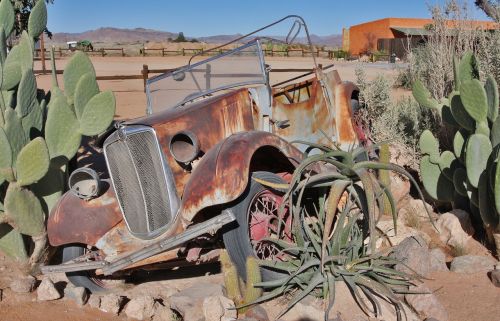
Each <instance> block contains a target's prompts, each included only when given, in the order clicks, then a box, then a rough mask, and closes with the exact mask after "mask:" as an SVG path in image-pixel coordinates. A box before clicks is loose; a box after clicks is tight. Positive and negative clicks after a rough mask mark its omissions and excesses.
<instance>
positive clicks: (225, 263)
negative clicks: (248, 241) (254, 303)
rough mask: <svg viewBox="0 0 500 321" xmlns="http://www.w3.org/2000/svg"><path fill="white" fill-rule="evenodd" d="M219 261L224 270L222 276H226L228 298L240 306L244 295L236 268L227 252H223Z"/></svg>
mask: <svg viewBox="0 0 500 321" xmlns="http://www.w3.org/2000/svg"><path fill="white" fill-rule="evenodd" d="M219 259H220V263H221V268H222V275H223V276H224V284H225V286H226V294H227V297H228V298H230V299H231V300H233V302H235V303H236V304H239V303H240V302H241V300H242V295H241V290H240V280H239V276H238V271H237V270H236V266H235V265H234V264H233V262H232V261H231V258H230V257H229V254H228V253H227V251H226V250H222V251H221V253H220V257H219Z"/></svg>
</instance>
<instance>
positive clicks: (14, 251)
mask: <svg viewBox="0 0 500 321" xmlns="http://www.w3.org/2000/svg"><path fill="white" fill-rule="evenodd" d="M2 2H4V1H2ZM0 250H1V251H2V252H3V253H5V254H7V255H8V256H10V257H12V258H16V259H18V260H21V261H25V260H26V259H27V258H28V254H27V253H26V246H25V244H24V240H23V236H22V235H21V233H19V232H17V231H16V230H14V229H13V228H12V227H11V226H10V225H9V224H0Z"/></svg>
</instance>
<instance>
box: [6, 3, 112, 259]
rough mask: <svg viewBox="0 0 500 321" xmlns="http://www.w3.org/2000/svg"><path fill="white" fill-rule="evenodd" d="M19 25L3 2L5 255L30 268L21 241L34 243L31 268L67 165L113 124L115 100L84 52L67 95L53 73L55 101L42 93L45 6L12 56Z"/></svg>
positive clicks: (73, 62)
mask: <svg viewBox="0 0 500 321" xmlns="http://www.w3.org/2000/svg"><path fill="white" fill-rule="evenodd" d="M14 22H15V15H14V9H13V7H12V4H11V2H10V1H7V0H2V1H0V72H1V75H0V76H1V77H0V195H1V196H0V250H1V251H2V252H4V253H5V254H8V255H10V256H12V257H15V258H17V259H19V260H22V261H27V260H28V257H27V251H26V247H25V246H26V245H25V244H24V238H23V235H25V236H30V237H31V238H32V239H33V241H34V244H35V248H34V250H33V252H32V254H31V257H30V258H29V260H28V262H29V263H31V264H34V263H37V262H38V261H39V259H40V258H41V255H42V254H43V251H44V249H45V246H46V227H45V221H46V218H47V216H48V214H49V212H50V210H51V209H52V207H53V205H54V204H55V202H56V201H57V199H58V198H59V196H61V195H62V193H63V192H64V188H65V182H66V176H67V174H68V173H67V172H68V168H67V164H68V161H69V160H70V159H72V158H73V157H75V155H76V153H77V151H78V148H79V147H80V145H81V140H82V136H85V135H86V136H91V135H97V134H100V133H101V132H103V131H104V130H106V129H107V127H108V126H109V125H110V124H111V122H112V120H113V116H114V114H115V98H114V95H113V93H111V92H102V93H101V92H99V87H98V86H97V82H96V79H95V71H94V67H93V66H92V63H91V61H90V59H89V58H88V57H87V56H86V55H85V54H83V53H81V52H78V53H77V54H75V55H74V56H73V57H72V58H71V59H70V61H69V62H68V64H67V68H66V70H65V71H64V74H63V78H64V85H65V91H62V90H61V89H60V88H58V87H57V83H58V82H57V78H56V75H55V73H53V77H54V79H53V84H54V87H53V88H52V90H51V91H52V93H51V95H45V93H44V92H42V91H40V90H38V89H37V84H36V79H35V75H34V72H33V53H34V43H35V40H36V39H37V38H38V37H39V36H40V34H41V33H42V32H43V31H44V29H45V26H46V24H47V8H46V5H45V1H37V3H36V5H35V7H34V8H33V9H32V11H31V14H30V18H29V21H28V30H27V31H23V33H22V35H21V37H20V39H19V43H18V44H17V45H16V46H14V47H13V48H12V49H11V50H10V52H9V53H8V54H7V50H6V48H7V46H6V39H7V38H8V37H9V36H10V34H11V32H12V30H13V26H14ZM52 66H53V69H55V62H54V60H53V61H52ZM49 97H50V101H49Z"/></svg>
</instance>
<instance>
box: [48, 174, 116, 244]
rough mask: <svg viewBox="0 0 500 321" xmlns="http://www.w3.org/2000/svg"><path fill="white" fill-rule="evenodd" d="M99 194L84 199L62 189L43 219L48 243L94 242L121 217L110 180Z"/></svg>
mask: <svg viewBox="0 0 500 321" xmlns="http://www.w3.org/2000/svg"><path fill="white" fill-rule="evenodd" d="M104 183H105V184H106V185H107V186H106V188H107V190H106V192H105V193H104V194H102V195H101V196H99V197H97V198H95V199H92V200H89V201H85V200H82V199H80V198H78V197H77V196H76V195H74V194H73V193H72V192H66V193H65V194H64V195H63V196H62V197H61V198H60V199H59V201H58V202H57V204H56V206H55V207H54V208H53V209H52V211H51V213H50V216H49V219H48V221H47V234H48V237H49V242H50V245H52V246H59V245H63V244H70V243H81V244H87V245H95V243H96V242H97V240H98V239H99V238H101V237H102V236H103V235H104V234H106V232H108V231H109V230H110V229H111V228H113V227H114V226H115V225H116V224H118V223H119V222H120V221H122V219H123V217H122V214H121V211H120V207H119V205H118V201H117V199H116V196H115V192H114V190H113V188H112V187H111V185H110V183H109V182H107V181H104Z"/></svg>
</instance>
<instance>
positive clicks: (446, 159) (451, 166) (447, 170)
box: [438, 150, 458, 181]
mask: <svg viewBox="0 0 500 321" xmlns="http://www.w3.org/2000/svg"><path fill="white" fill-rule="evenodd" d="M456 163H457V158H456V157H455V155H454V154H453V153H452V152H450V151H448V150H445V151H444V152H443V153H442V154H441V157H440V162H439V164H438V165H439V168H440V169H441V172H443V174H444V175H446V177H447V178H448V179H449V180H450V181H452V180H453V172H454V171H455V169H456V168H457V167H458V165H457V164H456Z"/></svg>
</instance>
